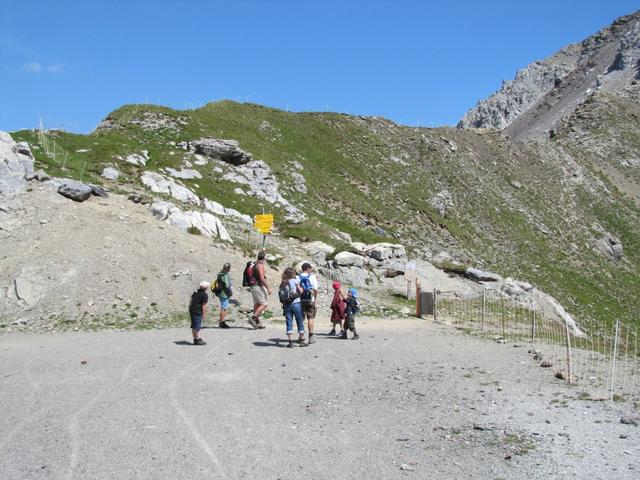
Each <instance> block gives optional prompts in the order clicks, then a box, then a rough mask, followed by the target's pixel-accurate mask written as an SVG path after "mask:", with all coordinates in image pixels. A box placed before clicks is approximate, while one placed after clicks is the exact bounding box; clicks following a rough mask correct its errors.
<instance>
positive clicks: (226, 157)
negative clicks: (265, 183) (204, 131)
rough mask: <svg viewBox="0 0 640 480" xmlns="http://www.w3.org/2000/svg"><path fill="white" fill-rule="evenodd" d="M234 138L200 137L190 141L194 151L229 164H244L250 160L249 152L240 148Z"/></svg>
mask: <svg viewBox="0 0 640 480" xmlns="http://www.w3.org/2000/svg"><path fill="white" fill-rule="evenodd" d="M238 145H239V143H238V142H237V141H236V140H219V139H217V138H202V139H200V140H196V141H194V142H191V146H192V147H193V148H194V149H195V151H196V153H199V154H202V155H207V156H209V157H213V158H216V159H218V160H222V161H223V162H227V163H230V164H231V165H244V164H246V163H249V162H250V161H251V160H252V157H251V154H249V153H247V152H245V151H244V150H242V149H240V147H239V146H238Z"/></svg>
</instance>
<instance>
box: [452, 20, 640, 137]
mask: <svg viewBox="0 0 640 480" xmlns="http://www.w3.org/2000/svg"><path fill="white" fill-rule="evenodd" d="M639 61H640V12H636V13H634V14H632V15H628V16H626V17H621V18H620V19H618V20H616V21H615V22H614V23H613V24H611V25H610V26H608V27H606V28H604V29H602V30H601V31H599V32H598V33H596V34H595V35H592V36H591V37H589V38H587V39H586V40H584V41H583V42H581V43H579V44H575V45H570V46H568V47H566V48H563V49H562V50H560V51H558V52H557V53H555V54H554V55H552V56H551V57H549V58H547V59H545V60H541V61H537V62H534V63H532V64H531V65H529V66H527V67H526V68H524V69H522V70H520V71H519V72H517V74H516V77H515V78H514V79H513V80H511V81H506V82H504V83H503V85H502V87H501V88H500V89H499V90H498V91H497V92H496V93H494V94H493V95H491V96H490V97H489V98H487V99H484V100H482V101H480V102H478V105H476V107H474V108H473V109H471V110H469V111H468V112H467V113H466V114H465V115H464V117H463V118H462V120H460V122H459V124H458V127H460V128H497V129H501V130H505V131H506V133H507V134H508V135H509V137H510V138H512V139H514V140H529V139H534V138H540V137H545V136H549V134H550V132H552V131H553V130H554V129H555V128H556V126H557V124H558V122H559V121H560V120H561V119H562V118H563V117H565V116H567V115H569V114H571V113H572V112H573V111H574V110H575V109H576V108H577V107H578V106H579V105H581V104H582V103H583V102H585V101H586V100H587V99H588V98H589V97H590V96H592V95H593V94H594V93H596V92H602V93H609V94H622V93H623V92H624V91H625V89H627V88H628V87H629V86H632V85H633V84H634V82H637V81H638V78H639V66H638V62H639Z"/></svg>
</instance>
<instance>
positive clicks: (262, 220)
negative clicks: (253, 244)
mask: <svg viewBox="0 0 640 480" xmlns="http://www.w3.org/2000/svg"><path fill="white" fill-rule="evenodd" d="M254 223H255V227H256V230H258V231H259V232H260V233H262V234H263V235H268V234H270V233H271V230H272V229H273V213H263V214H262V215H255V216H254Z"/></svg>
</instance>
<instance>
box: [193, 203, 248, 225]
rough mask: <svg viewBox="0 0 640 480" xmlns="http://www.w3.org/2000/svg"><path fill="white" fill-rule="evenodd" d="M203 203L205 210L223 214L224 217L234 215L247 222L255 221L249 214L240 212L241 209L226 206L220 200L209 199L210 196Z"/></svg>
mask: <svg viewBox="0 0 640 480" xmlns="http://www.w3.org/2000/svg"><path fill="white" fill-rule="evenodd" d="M203 203H204V208H205V210H207V211H208V212H211V213H213V214H214V215H221V216H223V217H234V218H237V219H239V220H242V221H243V222H245V223H253V221H252V220H251V217H250V216H249V215H246V214H244V213H240V212H239V211H237V210H234V209H233V208H225V207H224V206H222V205H221V204H219V203H218V202H214V201H213V200H209V199H208V198H205V199H204V201H203Z"/></svg>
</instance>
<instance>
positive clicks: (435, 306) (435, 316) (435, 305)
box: [433, 288, 438, 322]
mask: <svg viewBox="0 0 640 480" xmlns="http://www.w3.org/2000/svg"><path fill="white" fill-rule="evenodd" d="M437 320H438V290H436V289H435V288H434V289H433V321H434V322H435V321H437Z"/></svg>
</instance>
